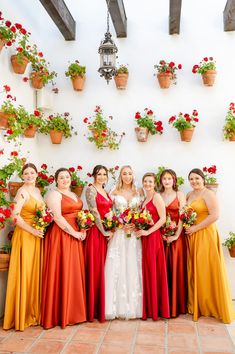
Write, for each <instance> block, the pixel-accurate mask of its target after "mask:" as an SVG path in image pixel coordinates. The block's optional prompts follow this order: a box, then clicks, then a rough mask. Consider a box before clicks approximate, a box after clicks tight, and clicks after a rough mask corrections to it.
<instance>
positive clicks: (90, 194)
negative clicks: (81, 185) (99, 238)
mask: <svg viewBox="0 0 235 354" xmlns="http://www.w3.org/2000/svg"><path fill="white" fill-rule="evenodd" d="M96 195H97V192H96V190H95V188H94V187H92V186H91V187H88V188H87V189H86V201H87V205H88V208H89V210H90V212H91V213H92V215H93V216H94V218H95V224H96V226H97V228H98V229H99V231H100V232H101V233H102V235H104V236H105V237H111V236H112V235H113V233H112V232H111V231H105V229H104V227H103V224H102V220H101V217H100V213H99V212H98V209H97V204H96Z"/></svg>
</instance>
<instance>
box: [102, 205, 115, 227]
mask: <svg viewBox="0 0 235 354" xmlns="http://www.w3.org/2000/svg"><path fill="white" fill-rule="evenodd" d="M102 223H103V225H104V229H105V231H110V230H112V231H113V230H114V229H116V228H117V227H118V225H119V223H118V217H117V216H116V215H115V213H114V211H113V209H110V211H109V212H108V213H107V214H105V216H104V219H103V220H102Z"/></svg>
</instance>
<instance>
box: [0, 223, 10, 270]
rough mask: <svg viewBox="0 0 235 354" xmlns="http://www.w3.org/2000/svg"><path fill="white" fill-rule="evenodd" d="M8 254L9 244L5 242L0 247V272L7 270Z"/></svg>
mask: <svg viewBox="0 0 235 354" xmlns="http://www.w3.org/2000/svg"><path fill="white" fill-rule="evenodd" d="M0 223H1V222H0ZM10 255H11V244H10V243H5V244H4V245H3V246H2V247H0V272H6V271H8V269H9V263H10Z"/></svg>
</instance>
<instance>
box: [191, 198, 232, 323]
mask: <svg viewBox="0 0 235 354" xmlns="http://www.w3.org/2000/svg"><path fill="white" fill-rule="evenodd" d="M191 207H192V208H193V209H194V210H195V211H196V213H197V220H196V224H198V223H200V222H201V221H203V220H204V219H205V218H206V217H207V216H208V209H207V206H206V203H205V201H204V199H203V198H201V197H199V198H197V199H196V200H195V201H193V202H192V203H191ZM186 240H187V252H188V254H187V269H188V312H189V313H191V314H192V315H193V320H194V321H197V320H198V318H199V317H200V316H212V317H216V318H217V319H220V320H222V321H223V322H224V323H230V322H231V321H233V320H234V319H235V312H234V308H233V305H232V298H231V293H230V288H229V283H228V279H227V274H226V269H225V264H224V256H223V251H222V247H221V243H220V238H219V234H218V231H217V227H216V224H215V223H212V224H210V225H209V226H207V227H205V228H203V229H202V230H199V231H197V232H195V233H193V234H192V235H191V236H187V239H186Z"/></svg>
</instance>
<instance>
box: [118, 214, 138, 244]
mask: <svg viewBox="0 0 235 354" xmlns="http://www.w3.org/2000/svg"><path fill="white" fill-rule="evenodd" d="M134 213H135V210H134V209H131V208H127V209H124V210H123V211H117V218H118V227H119V228H120V229H121V228H123V226H124V225H126V224H132V223H133V217H134ZM126 236H127V237H131V233H129V232H128V233H127V234H126Z"/></svg>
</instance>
